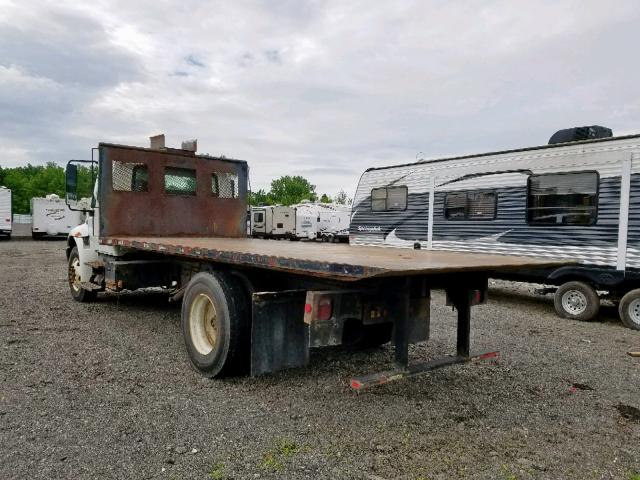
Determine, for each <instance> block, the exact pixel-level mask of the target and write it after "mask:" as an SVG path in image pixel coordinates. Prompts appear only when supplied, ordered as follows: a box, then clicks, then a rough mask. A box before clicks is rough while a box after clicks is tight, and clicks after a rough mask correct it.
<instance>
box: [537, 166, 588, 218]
mask: <svg viewBox="0 0 640 480" xmlns="http://www.w3.org/2000/svg"><path fill="white" fill-rule="evenodd" d="M598 181H599V178H598V173H597V172H569V173H552V174H542V175H531V176H529V180H528V182H527V221H528V222H529V223H530V224H534V225H536V224H539V225H593V224H595V223H596V220H597V215H598V211H597V210H598Z"/></svg>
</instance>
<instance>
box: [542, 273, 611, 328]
mask: <svg viewBox="0 0 640 480" xmlns="http://www.w3.org/2000/svg"><path fill="white" fill-rule="evenodd" d="M553 304H554V306H555V308H556V313H557V314H558V315H559V316H561V317H563V318H569V319H571V320H580V321H583V322H588V321H591V320H593V319H594V318H596V317H597V316H598V312H599V311H600V297H598V294H597V292H596V291H595V289H594V288H593V287H592V286H591V285H589V284H587V283H584V282H578V281H571V282H567V283H563V284H562V285H560V287H559V288H558V290H556V293H555V295H554V297H553Z"/></svg>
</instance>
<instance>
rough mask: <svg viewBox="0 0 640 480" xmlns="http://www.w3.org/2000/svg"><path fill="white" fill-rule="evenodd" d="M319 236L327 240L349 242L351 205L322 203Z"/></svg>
mask: <svg viewBox="0 0 640 480" xmlns="http://www.w3.org/2000/svg"><path fill="white" fill-rule="evenodd" d="M318 219H319V224H318V237H319V238H321V239H322V240H324V241H327V242H336V243H337V242H348V241H349V224H350V222H351V207H348V206H346V205H338V204H320V209H319V215H318Z"/></svg>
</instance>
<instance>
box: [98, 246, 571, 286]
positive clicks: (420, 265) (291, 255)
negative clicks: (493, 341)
mask: <svg viewBox="0 0 640 480" xmlns="http://www.w3.org/2000/svg"><path fill="white" fill-rule="evenodd" d="M100 243H102V244H104V245H118V246H123V247H128V248H133V249H137V250H146V251H153V252H159V253H163V254H168V255H178V256H182V257H189V258H195V259H199V260H209V261H213V262H221V263H226V264H232V265H238V266H244V267H258V268H266V269H274V270H280V271H283V272H289V273H294V274H300V275H310V276H316V277H324V278H335V279H339V280H343V281H357V280H363V279H367V278H375V277H399V276H406V275H438V274H446V273H453V272H484V271H490V270H496V269H500V270H504V269H518V268H542V267H552V266H560V265H564V264H567V263H572V262H571V261H570V260H567V261H564V262H563V261H558V260H549V259H546V260H542V259H539V258H528V257H522V256H510V255H488V254H484V253H464V252H449V251H438V250H411V249H400V248H385V247H363V246H351V245H346V244H318V243H315V242H314V243H311V242H291V241H278V240H261V239H256V238H221V237H129V236H117V237H105V238H101V239H100Z"/></svg>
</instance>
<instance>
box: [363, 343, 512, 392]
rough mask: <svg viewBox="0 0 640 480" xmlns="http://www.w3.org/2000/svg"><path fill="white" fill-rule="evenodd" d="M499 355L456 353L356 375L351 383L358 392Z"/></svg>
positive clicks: (497, 353)
mask: <svg viewBox="0 0 640 480" xmlns="http://www.w3.org/2000/svg"><path fill="white" fill-rule="evenodd" d="M499 355H500V352H485V353H481V354H478V355H472V356H469V357H464V356H460V355H456V356H453V357H443V358H437V359H435V360H431V361H429V362H424V363H418V364H415V365H409V366H408V367H407V368H404V369H403V368H396V369H393V370H387V371H385V372H378V373H371V374H369V375H363V376H362V377H356V378H353V379H352V380H351V382H350V385H351V388H352V389H354V390H355V391H356V392H361V391H363V390H365V389H367V388H370V387H373V386H376V385H384V384H385V383H389V382H392V381H394V380H400V379H403V378H407V377H413V376H416V375H421V374H423V373H427V372H429V371H431V370H435V369H437V368H442V367H448V366H449V365H456V364H459V363H467V362H474V361H480V360H489V359H491V358H498V356H499Z"/></svg>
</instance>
